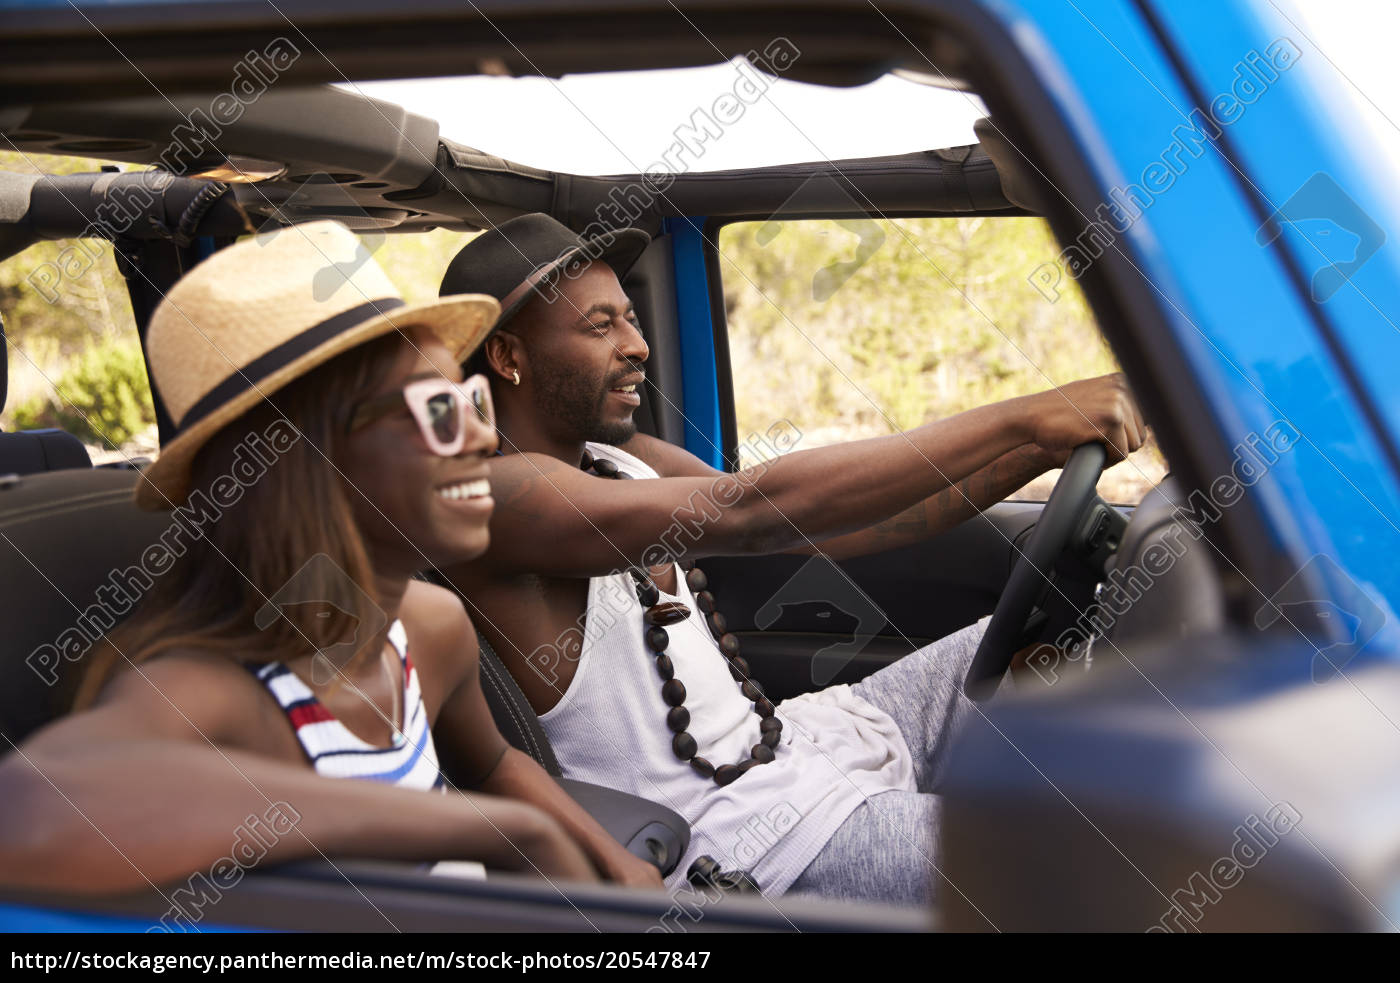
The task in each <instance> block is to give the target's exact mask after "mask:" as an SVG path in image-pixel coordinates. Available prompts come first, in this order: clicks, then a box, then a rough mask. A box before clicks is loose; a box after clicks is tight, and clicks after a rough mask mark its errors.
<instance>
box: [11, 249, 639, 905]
mask: <svg viewBox="0 0 1400 983" xmlns="http://www.w3.org/2000/svg"><path fill="white" fill-rule="evenodd" d="M358 249H359V243H358V241H357V240H356V238H355V237H354V236H353V235H352V234H350V233H349V232H348V231H347V230H345V229H344V228H342V227H341V226H338V225H336V224H334V223H330V222H320V223H314V224H311V225H306V226H301V227H297V228H294V229H290V230H287V231H284V232H282V233H280V234H278V235H276V236H273V237H271V238H266V237H263V238H258V239H253V240H248V241H245V242H242V243H239V244H236V245H234V246H232V247H230V248H228V249H225V250H223V251H221V252H219V253H218V254H216V255H215V256H213V257H212V258H210V259H208V260H206V261H205V262H204V263H202V264H201V265H200V266H198V267H196V268H195V269H194V270H193V271H192V272H191V273H190V274H189V275H188V276H186V277H185V278H184V279H183V280H181V281H180V282H179V283H178V284H176V286H175V287H174V288H173V289H172V290H171V292H170V294H169V295H168V296H167V298H166V299H165V301H164V302H162V304H161V306H160V307H159V308H158V309H157V311H156V313H155V315H154V316H153V317H152V320H151V326H150V330H149V332H148V336H147V349H148V351H149V355H150V364H151V371H152V378H153V381H154V383H155V385H156V387H157V389H158V390H159V392H160V394H161V397H162V399H163V400H164V402H165V405H166V406H167V408H168V409H169V410H170V412H171V415H172V418H173V419H175V420H176V421H177V430H176V435H175V437H174V438H173V439H172V440H171V441H169V442H168V443H167V444H166V446H165V447H164V448H163V450H162V453H161V455H160V458H159V460H157V461H156V463H155V464H153V465H152V466H151V467H150V468H148V469H147V470H146V471H145V472H143V474H142V479H141V480H140V482H138V488H137V495H136V498H137V503H138V504H139V505H141V506H143V507H146V508H166V509H170V508H174V507H176V506H181V507H184V508H186V509H187V510H192V511H194V512H196V513H197V514H198V516H199V517H200V519H202V520H203V522H204V524H203V526H202V527H201V532H202V534H201V535H199V536H197V537H194V538H191V537H185V539H186V540H188V541H182V540H181V539H180V537H176V536H174V535H171V536H169V537H167V536H162V542H163V543H165V545H166V547H167V549H168V551H169V552H170V553H173V554H175V555H176V556H178V559H176V560H175V561H174V563H173V565H171V566H170V568H169V569H168V570H166V571H165V572H164V573H163V574H162V575H160V576H159V577H158V578H157V579H156V582H155V585H154V587H153V588H152V590H151V591H150V593H149V594H148V596H147V597H146V598H145V599H144V600H143V602H142V604H141V605H140V606H139V608H138V609H137V611H136V613H134V614H133V615H132V617H131V618H130V619H128V621H127V622H126V623H124V624H123V625H121V626H120V627H119V628H117V629H116V630H115V631H113V632H112V633H111V634H110V635H109V637H108V639H107V644H106V645H105V647H104V648H103V649H102V650H101V651H100V652H99V653H97V654H96V655H95V657H94V658H93V659H92V660H91V662H90V663H89V664H88V665H87V666H86V667H85V672H84V674H83V676H82V678H81V681H80V684H79V686H78V689H77V693H76V697H75V707H74V709H75V712H74V713H72V714H70V715H69V716H67V717H64V718H62V719H60V720H58V721H56V722H54V723H53V724H51V725H49V726H48V727H46V728H44V729H42V730H40V731H38V732H37V733H36V734H34V735H33V736H32V737H31V738H30V739H29V740H27V741H26V742H25V743H24V744H23V745H21V746H20V747H19V748H18V749H17V750H16V751H15V752H13V753H11V754H10V755H8V756H7V757H6V758H5V759H4V761H3V762H0V801H4V802H5V803H6V808H5V810H3V815H0V878H2V879H3V880H4V882H6V883H7V884H11V885H15V886H23V887H35V888H47V889H55V890H60V891H65V892H107V891H122V890H129V889H135V888H145V887H147V886H149V885H151V884H157V885H159V884H162V883H167V882H171V881H176V880H179V879H182V878H185V877H188V876H189V875H190V874H191V873H192V872H198V871H202V870H207V869H208V868H209V865H210V864H212V863H215V862H216V861H218V860H219V858H221V857H225V856H226V855H227V854H228V853H229V843H230V839H231V837H232V836H233V833H234V831H235V830H237V829H238V828H240V827H241V825H242V824H244V823H245V822H246V821H247V820H248V819H249V817H255V816H267V815H269V810H272V812H273V813H275V814H276V816H277V818H278V821H277V822H274V823H272V828H273V829H274V830H275V831H276V835H272V836H266V835H265V836H264V840H266V839H269V838H270V839H274V840H275V842H274V843H272V844H270V845H269V846H268V849H267V851H266V854H265V855H263V856H260V857H259V858H258V862H264V861H265V862H267V863H277V862H281V861H287V860H293V859H299V858H310V857H334V856H354V857H365V858H385V859H404V860H447V859H459V860H477V861H481V862H483V863H485V864H486V865H487V866H488V867H492V868H498V869H516V870H524V871H534V872H537V873H539V874H541V875H544V876H547V877H560V878H569V879H593V878H596V877H597V876H598V873H600V872H601V873H602V874H603V875H604V876H605V877H608V878H610V879H613V880H617V881H621V882H624V883H629V884H636V885H641V886H652V887H660V885H661V881H660V877H659V875H658V873H657V871H656V869H655V868H654V867H652V866H651V865H650V864H647V863H645V862H643V861H641V860H639V859H637V858H636V857H634V856H632V855H631V854H630V853H628V852H627V851H626V850H625V849H623V847H622V846H621V845H620V844H618V843H617V842H616V841H615V840H613V839H612V838H611V837H610V836H609V835H608V834H607V833H606V831H604V830H603V829H602V827H600V826H599V825H598V824H597V823H596V822H595V821H594V820H593V819H592V818H591V817H589V816H588V815H587V814H586V813H584V812H583V811H582V809H580V808H579V807H578V806H577V804H576V803H574V802H573V800H572V799H570V798H569V797H568V796H567V795H566V794H565V793H564V792H563V790H562V789H561V788H560V787H559V786H558V784H557V783H555V782H554V781H553V779H551V778H550V777H549V776H548V774H547V773H545V771H544V770H543V769H542V768H540V767H539V766H538V765H537V764H536V763H535V762H534V761H533V760H532V759H530V758H529V757H527V756H525V755H523V754H521V753H520V752H518V751H515V750H514V749H512V748H509V747H508V745H507V744H506V742H505V741H504V739H503V738H502V737H501V735H500V734H499V732H498V731H497V730H496V727H495V725H494V723H493V721H492V718H491V714H490V712H489V709H488V707H487V706H486V703H485V701H484V699H483V696H482V693H481V689H480V684H479V679H478V670H477V643H476V635H475V632H474V630H473V628H472V626H471V623H470V621H469V620H468V618H467V616H466V614H465V612H464V611H463V610H462V606H461V604H460V602H459V601H458V600H457V598H456V597H455V596H454V595H452V594H450V593H449V592H447V591H445V590H442V589H440V588H436V587H433V586H430V585H428V584H425V583H422V582H419V581H416V580H414V579H413V575H414V573H415V572H417V571H419V570H422V569H424V568H426V567H428V566H430V565H432V566H436V565H440V564H444V563H450V562H461V561H463V560H468V559H471V558H473V557H475V556H478V555H479V554H480V553H481V552H482V551H484V550H485V548H486V546H487V521H488V519H489V517H490V514H491V509H492V504H493V503H492V500H491V498H490V491H489V485H488V483H487V473H488V464H487V462H488V458H489V457H490V456H491V455H492V454H493V453H494V452H495V449H496V436H495V430H494V427H493V425H492V424H493V415H492V412H491V408H490V396H489V390H488V389H487V388H486V386H485V385H484V383H483V382H482V381H481V380H479V379H472V380H468V381H467V382H466V383H461V382H460V380H461V374H460V372H461V370H460V368H459V365H460V363H461V362H462V360H463V358H464V357H465V356H466V355H468V354H469V353H470V352H471V351H472V349H474V348H475V347H476V345H477V344H478V343H479V342H480V340H481V338H482V337H483V336H484V335H485V333H486V332H487V331H488V330H489V329H490V327H491V324H492V323H493V322H494V320H495V317H496V314H497V312H498V310H499V308H498V307H497V305H496V303H495V301H494V300H492V299H490V298H487V297H482V296H462V297H447V298H442V299H441V300H439V301H437V302H435V303H432V304H426V305H417V306H413V307H410V306H407V305H405V304H404V302H403V301H402V300H401V299H400V298H399V297H398V294H397V292H396V291H395V289H394V288H393V286H392V284H391V283H390V282H389V280H388V278H387V277H386V276H385V275H384V274H383V272H382V271H381V270H380V269H379V268H378V267H377V266H376V265H375V264H374V263H373V262H372V261H365V262H363V263H359V264H358V265H357V264H356V263H355V262H354V261H353V260H354V258H355V257H356V255H357V252H356V251H357V250H358ZM330 276H333V277H334V278H335V279H334V282H333V283H332V284H331V285H333V286H334V287H335V289H334V291H333V292H332V293H330V295H329V297H326V296H325V294H326V287H327V285H328V284H327V282H326V280H327V278H328V277H330ZM254 453H256V454H257V455H259V456H260V457H261V458H262V460H263V463H264V464H267V467H266V470H265V473H264V474H263V475H262V476H261V477H257V478H255V479H252V480H247V481H246V482H245V481H244V480H242V479H240V477H239V476H240V474H245V475H246V474H247V473H248V470H247V468H246V464H242V465H241V464H240V462H245V461H246V459H247V458H248V456H249V455H250V454H254ZM269 461H270V462H271V463H268V462H269ZM240 467H242V468H243V470H240ZM175 528H176V527H175V526H174V525H173V524H172V526H171V532H172V533H173V531H174V530H175ZM438 751H440V752H441V753H442V756H443V758H444V759H446V760H447V761H449V762H450V763H451V765H452V766H453V769H452V770H453V773H454V774H458V775H463V776H471V778H472V780H473V787H474V788H475V789H476V790H477V792H480V793H489V794H457V793H456V792H455V791H447V790H444V789H442V788H441V787H440V786H441V785H442V780H441V778H440V776H439V773H438V768H437V752H438ZM345 777H358V778H366V779H373V780H368V781H344V780H341V779H342V778H345ZM444 791H447V794H443V793H444Z"/></svg>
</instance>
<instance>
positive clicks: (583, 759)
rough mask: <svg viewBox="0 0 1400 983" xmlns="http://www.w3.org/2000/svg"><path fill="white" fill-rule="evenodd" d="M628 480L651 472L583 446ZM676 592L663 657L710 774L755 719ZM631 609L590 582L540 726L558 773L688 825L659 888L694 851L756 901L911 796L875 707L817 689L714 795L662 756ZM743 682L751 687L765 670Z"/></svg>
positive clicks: (733, 753)
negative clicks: (557, 687) (875, 810)
mask: <svg viewBox="0 0 1400 983" xmlns="http://www.w3.org/2000/svg"><path fill="white" fill-rule="evenodd" d="M588 450H589V452H590V453H592V454H593V456H594V457H601V458H607V459H609V460H611V461H613V463H615V464H617V465H618V467H619V468H620V469H621V470H622V471H624V472H626V473H627V474H629V475H632V476H633V477H635V478H655V477H657V474H656V472H655V471H653V470H652V469H651V468H649V467H647V465H645V464H643V463H642V462H641V461H640V460H638V459H637V458H635V457H633V456H632V455H630V454H627V453H626V452H624V451H620V450H618V449H617V448H616V447H608V446H603V445H596V444H591V443H590V444H589V445H588ZM676 580H677V586H676V589H677V591H678V594H677V595H675V596H672V595H667V594H666V593H665V592H662V598H663V599H665V600H679V601H681V602H683V603H684V604H686V605H687V606H688V607H689V608H690V609H691V615H690V619H689V620H688V621H684V622H681V623H678V624H675V625H672V626H670V627H668V628H667V631H668V632H669V633H670V636H671V641H670V644H669V645H668V646H667V648H666V654H667V655H668V656H670V657H671V661H672V663H673V664H674V665H675V675H676V678H677V679H679V680H680V681H681V682H682V683H684V684H685V690H686V698H685V706H686V709H687V710H689V711H690V721H691V722H690V727H689V728H688V729H689V732H690V733H691V735H692V736H694V738H695V740H696V742H697V743H698V744H699V746H700V750H699V756H700V757H703V758H705V759H706V760H708V761H709V762H710V763H711V764H713V765H715V766H716V767H718V766H719V765H723V764H737V763H739V762H741V761H744V760H746V759H747V758H748V757H749V749H750V748H751V747H752V746H753V745H755V744H757V743H758V742H759V736H760V732H759V726H758V725H759V717H758V714H756V713H755V712H754V709H753V704H752V703H750V702H749V701H748V700H747V699H746V698H745V697H744V696H743V694H741V693H740V692H739V684H738V683H736V682H735V681H734V679H733V677H731V676H730V674H729V669H728V666H727V664H726V663H725V661H724V657H723V656H722V655H721V654H720V652H719V649H718V647H717V646H716V644H715V642H714V639H713V637H712V636H711V634H710V632H709V629H708V628H707V627H706V625H705V622H704V615H703V614H702V613H701V612H700V611H699V609H698V608H697V607H696V605H695V602H694V599H693V598H692V596H691V592H690V590H689V588H688V587H687V586H686V583H685V578H684V576H677V578H676ZM642 613H643V609H642V606H641V604H640V603H639V602H638V600H637V595H636V592H635V590H634V589H633V587H632V581H631V578H630V577H629V576H628V575H627V573H626V572H625V571H624V572H620V573H617V574H613V575H611V576H607V577H593V578H592V579H591V580H590V581H589V587H588V609H587V625H586V627H585V630H584V641H583V647H582V650H581V652H580V654H579V664H578V668H577V670H576V672H575V673H574V677H573V680H572V681H571V682H570V684H569V688H568V690H567V691H565V693H564V696H563V698H562V699H561V700H560V701H559V703H558V704H556V705H555V706H554V708H553V709H551V710H549V711H548V712H547V713H545V714H544V715H543V716H541V717H540V723H541V725H542V726H543V727H544V731H545V733H546V735H548V737H549V740H550V743H551V744H553V745H554V751H555V754H556V755H557V757H558V759H559V763H560V766H561V768H562V769H563V772H564V775H565V776H566V777H568V778H574V779H579V780H582V781H586V782H593V783H595V784H598V785H606V786H609V787H612V788H617V789H621V790H623V791H627V792H631V793H633V794H634V795H639V796H641V797H643V798H646V799H651V800H652V801H654V802H658V803H660V804H662V805H665V806H668V807H670V808H671V809H674V810H675V811H676V812H678V813H680V814H681V815H682V816H684V817H685V818H686V819H687V820H689V822H690V824H691V829H692V835H691V840H690V849H689V851H688V852H687V853H686V855H685V857H683V858H682V860H681V863H680V865H679V866H678V867H677V868H676V871H675V873H674V874H672V876H671V879H670V882H671V883H672V884H673V885H674V884H679V883H683V882H684V880H685V875H686V871H687V870H688V869H689V867H690V864H691V862H692V861H693V860H694V859H695V858H696V857H697V856H700V855H702V854H709V855H710V856H712V857H714V858H715V860H717V861H718V862H719V864H720V867H721V868H722V869H724V870H748V871H751V872H752V874H753V876H754V879H755V880H756V881H757V882H758V885H759V887H760V888H761V889H762V890H763V892H764V893H765V894H781V893H782V892H784V891H786V890H787V888H788V886H789V885H791V884H792V882H793V881H794V880H796V879H797V877H798V875H799V874H801V873H802V871H803V870H804V869H805V868H806V867H807V865H808V864H809V863H811V861H812V859H813V858H814V857H815V856H816V855H817V853H818V852H820V850H821V848H822V847H823V846H824V845H825V844H826V841H827V840H828V839H830V838H831V835H832V834H833V833H834V832H835V831H836V828H837V827H838V826H840V825H841V823H842V822H844V821H845V819H846V818H847V817H848V816H849V815H850V814H851V812H852V810H854V809H855V808H856V806H858V805H860V803H861V802H863V801H864V800H865V798H866V797H868V796H871V795H875V794H876V793H879V792H884V791H888V790H891V789H901V790H906V791H914V774H913V766H912V762H911V759H910V754H909V748H908V746H907V745H906V744H905V742H904V738H903V737H902V736H901V735H900V733H899V728H898V727H897V726H896V725H895V722H894V720H893V719H891V717H890V716H889V715H888V714H887V713H885V712H884V711H883V710H880V709H878V708H877V707H875V706H873V705H871V704H870V703H868V702H866V701H865V700H863V699H861V698H860V697H858V696H855V695H854V694H852V693H851V689H850V687H849V686H845V685H840V686H829V687H827V688H826V689H824V690H821V691H819V692H816V693H807V694H804V695H802V696H799V697H796V698H795V699H791V700H785V701H784V702H782V703H780V704H778V707H777V715H778V719H780V720H781V721H782V722H783V730H782V740H781V742H780V743H779V745H778V748H777V749H776V759H775V760H774V761H772V762H771V763H769V764H766V765H760V766H758V767H756V768H753V769H751V770H749V771H748V772H747V773H746V774H744V775H742V776H740V777H739V778H738V780H736V781H734V782H733V783H731V784H730V785H727V786H725V787H724V788H721V787H719V786H718V785H716V784H715V783H714V781H713V780H712V779H706V778H701V777H700V776H699V775H698V774H696V773H695V771H694V770H693V769H692V768H691V767H690V765H689V764H688V763H686V762H684V761H681V760H680V759H679V758H677V757H676V756H675V754H674V752H672V750H671V736H672V735H671V731H670V730H669V729H668V728H667V726H666V711H667V710H668V709H670V708H669V707H668V706H667V704H666V702H665V701H664V700H663V699H662V698H661V685H662V679H661V677H660V675H659V674H658V673H657V671H656V668H655V666H654V659H653V656H652V654H651V653H650V651H649V650H648V649H647V647H646V643H645V642H644V641H643V637H642V636H643V632H644V630H645V624H644V622H643V620H642ZM752 669H753V674H754V677H755V678H756V679H758V680H759V682H762V681H763V666H762V665H754V666H753V667H752Z"/></svg>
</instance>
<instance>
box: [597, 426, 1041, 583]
mask: <svg viewBox="0 0 1400 983" xmlns="http://www.w3.org/2000/svg"><path fill="white" fill-rule="evenodd" d="M622 449H623V450H625V451H627V452H628V453H629V454H631V455H632V456H634V457H637V458H640V459H641V460H643V461H645V462H646V463H647V464H649V465H650V466H651V467H652V468H653V469H654V470H655V471H656V472H657V473H658V474H660V475H662V476H666V477H676V476H681V475H693V476H696V477H702V476H706V475H708V476H710V477H715V476H718V475H720V474H721V473H722V472H720V471H716V470H715V469H714V468H712V467H710V466H709V465H708V464H706V463H705V462H704V461H701V460H700V459H699V458H698V457H696V456H695V455H693V454H691V453H690V452H689V451H686V450H683V449H682V448H679V447H677V446H675V445H674V444H669V443H667V442H666V441H664V440H658V439H656V438H655V437H651V436H648V435H646V434H637V435H636V436H635V437H633V438H632V439H631V440H630V441H628V442H627V443H626V444H623V445H622ZM1063 463H1064V462H1063V460H1062V459H1059V458H1057V456H1056V455H1052V454H1048V453H1046V452H1045V451H1043V450H1041V449H1040V448H1039V447H1037V446H1036V445H1034V444H1024V445H1022V446H1021V447H1018V448H1016V449H1015V450H1013V451H1011V452H1009V453H1006V454H1003V455H1002V456H1001V457H999V458H997V459H996V460H995V461H993V462H992V463H991V464H989V465H987V466H986V467H985V468H982V469H981V470H980V471H976V472H974V473H973V474H971V475H969V476H967V477H966V478H964V479H962V480H961V481H959V482H957V484H955V485H954V486H953V487H951V488H945V489H944V490H943V491H941V492H938V493H937V494H936V495H933V496H931V497H929V498H926V499H924V500H923V501H922V502H919V503H917V504H915V505H912V506H910V507H909V508H907V509H905V510H904V511H903V512H901V513H899V514H898V515H895V516H892V517H890V518H888V519H885V520H883V521H880V522H877V523H875V524H874V525H872V526H868V527H867V528H865V529H861V530H858V531H857V532H853V533H847V534H846V535H844V536H836V537H833V538H830V539H824V540H821V541H820V542H819V543H816V544H810V545H804V546H798V547H796V548H794V549H791V550H788V552H790V553H800V554H804V555H808V556H811V555H815V554H817V553H820V554H822V555H824V556H829V557H831V558H832V559H834V560H840V559H845V558H848V557H853V556H865V555H867V554H870V553H880V552H883V551H885V550H891V549H895V548H896V547H900V546H907V545H909V544H911V543H917V542H922V541H923V540H925V539H929V538H932V537H933V536H937V535H938V534H939V533H942V532H946V531H947V530H949V529H952V528H953V527H954V526H956V525H958V524H959V523H961V522H964V521H966V520H967V519H970V518H972V517H973V516H974V515H977V514H979V513H980V512H982V511H983V510H984V509H986V508H988V507H990V506H992V505H995V504H996V503H997V502H1000V501H1002V500H1003V499H1005V498H1006V496H1007V495H1010V494H1011V493H1012V492H1014V491H1015V490H1016V489H1018V488H1023V487H1025V486H1026V485H1027V484H1029V483H1030V482H1031V481H1034V480H1035V479H1036V478H1038V477H1040V476H1041V475H1042V474H1044V473H1045V472H1046V471H1049V470H1050V469H1051V468H1056V467H1059V466H1060V465H1061V464H1063Z"/></svg>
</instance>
